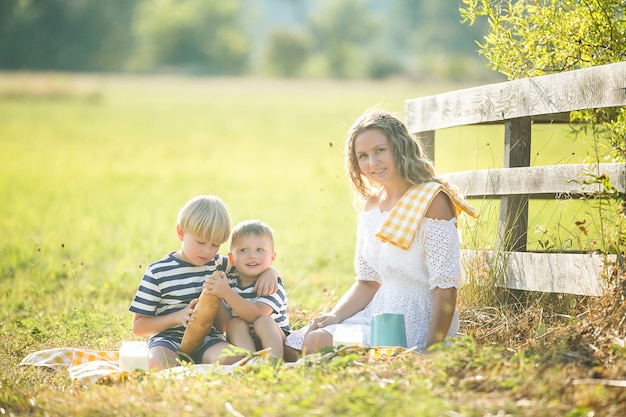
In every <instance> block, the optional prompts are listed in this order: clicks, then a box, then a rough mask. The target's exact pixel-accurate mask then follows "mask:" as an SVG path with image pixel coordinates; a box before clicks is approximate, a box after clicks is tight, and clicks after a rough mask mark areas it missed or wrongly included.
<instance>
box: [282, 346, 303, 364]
mask: <svg viewBox="0 0 626 417" xmlns="http://www.w3.org/2000/svg"><path fill="white" fill-rule="evenodd" d="M284 351H285V362H295V361H297V360H298V359H300V357H301V356H302V351H299V350H298V349H294V348H292V347H291V346H287V345H284Z"/></svg>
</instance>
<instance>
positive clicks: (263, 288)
mask: <svg viewBox="0 0 626 417" xmlns="http://www.w3.org/2000/svg"><path fill="white" fill-rule="evenodd" d="M279 276H280V273H279V272H278V270H277V269H276V268H274V267H269V268H268V269H267V270H266V271H265V272H263V273H262V274H261V276H260V277H259V279H257V280H256V282H255V283H254V291H256V293H257V295H258V296H259V297H263V296H264V295H270V294H274V293H276V291H278V277H279Z"/></svg>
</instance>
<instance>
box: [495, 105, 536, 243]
mask: <svg viewBox="0 0 626 417" xmlns="http://www.w3.org/2000/svg"><path fill="white" fill-rule="evenodd" d="M530 135H531V121H530V117H520V118H518V119H512V120H507V121H506V122H505V123H504V159H503V161H502V166H503V167H504V168H518V167H528V166H530ZM527 234H528V196H527V195H511V194H510V193H509V194H508V195H506V196H502V198H501V199H500V220H499V221H498V248H501V249H504V250H515V251H525V250H526V241H527V240H528V239H527Z"/></svg>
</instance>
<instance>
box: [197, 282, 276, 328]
mask: <svg viewBox="0 0 626 417" xmlns="http://www.w3.org/2000/svg"><path fill="white" fill-rule="evenodd" d="M203 291H207V292H209V294H215V295H217V296H218V297H220V298H223V299H224V300H225V301H226V302H227V303H228V305H229V306H230V308H232V309H233V311H234V312H235V313H237V315H238V316H239V317H240V318H241V319H242V320H245V321H246V322H248V323H254V322H255V321H256V319H258V318H259V317H261V316H269V315H270V314H272V312H273V310H272V307H270V306H269V305H267V304H265V303H261V302H258V303H254V304H253V303H251V302H249V301H247V300H246V299H245V298H243V297H242V296H241V295H239V294H237V292H236V291H235V290H233V289H232V288H231V287H230V284H229V283H228V279H227V278H226V276H225V275H224V274H221V276H219V275H218V274H212V275H211V276H210V277H209V278H208V279H207V280H206V281H205V285H204V290H203Z"/></svg>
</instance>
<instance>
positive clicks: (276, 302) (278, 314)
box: [222, 273, 291, 334]
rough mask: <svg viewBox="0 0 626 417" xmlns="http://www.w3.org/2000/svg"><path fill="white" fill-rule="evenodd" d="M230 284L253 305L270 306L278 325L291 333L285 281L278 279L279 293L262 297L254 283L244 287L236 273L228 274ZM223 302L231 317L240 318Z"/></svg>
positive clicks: (287, 332)
mask: <svg viewBox="0 0 626 417" xmlns="http://www.w3.org/2000/svg"><path fill="white" fill-rule="evenodd" d="M228 283H229V284H230V287H231V288H232V289H233V290H235V292H236V293H237V294H239V295H240V296H241V297H243V298H244V299H245V300H246V301H248V302H250V303H252V304H256V303H264V304H267V305H268V306H270V307H271V308H272V314H271V317H272V318H273V319H274V321H275V322H276V324H278V326H279V327H280V328H281V329H283V331H284V332H285V334H290V333H291V326H290V325H289V317H288V316H287V292H286V291H285V286H284V285H283V280H282V279H280V277H278V291H276V292H275V293H274V294H270V295H264V296H262V297H258V296H257V293H256V291H254V283H252V284H250V285H248V286H247V287H243V286H242V285H241V281H240V280H239V276H237V275H236V273H234V274H228ZM222 301H223V302H224V305H225V306H226V308H227V309H228V310H229V311H230V314H231V316H232V317H238V315H237V313H236V312H235V310H232V309H231V308H230V306H229V305H228V303H227V302H226V301H224V300H222Z"/></svg>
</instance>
